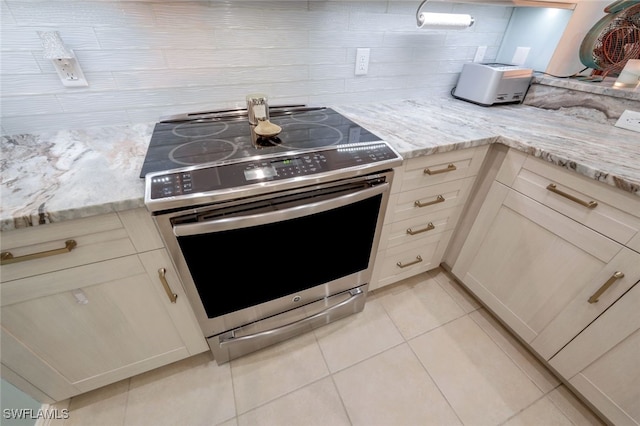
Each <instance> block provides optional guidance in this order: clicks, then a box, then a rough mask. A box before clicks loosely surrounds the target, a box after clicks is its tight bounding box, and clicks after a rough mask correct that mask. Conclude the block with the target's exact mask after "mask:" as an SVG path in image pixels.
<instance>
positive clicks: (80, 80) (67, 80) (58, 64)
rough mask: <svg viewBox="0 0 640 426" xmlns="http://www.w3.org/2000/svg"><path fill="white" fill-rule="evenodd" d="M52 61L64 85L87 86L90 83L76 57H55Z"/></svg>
mask: <svg viewBox="0 0 640 426" xmlns="http://www.w3.org/2000/svg"><path fill="white" fill-rule="evenodd" d="M52 61H53V67H54V68H55V69H56V71H57V73H58V76H59V77H60V80H61V81H62V85H63V86H68V87H87V86H88V85H89V83H88V82H87V79H86V78H85V77H84V73H83V72H82V69H81V68H80V64H79V63H78V61H77V60H76V58H64V59H53V60H52Z"/></svg>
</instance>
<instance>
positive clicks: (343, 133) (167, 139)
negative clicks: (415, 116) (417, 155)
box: [140, 107, 380, 177]
mask: <svg viewBox="0 0 640 426" xmlns="http://www.w3.org/2000/svg"><path fill="white" fill-rule="evenodd" d="M202 117H203V118H199V117H198V115H190V116H189V117H188V119H187V120H188V121H161V122H159V123H157V124H156V126H155V128H154V131H153V135H152V136H151V142H150V144H149V149H148V151H147V155H146V157H145V160H144V164H143V167H142V170H141V173H140V177H144V176H145V175H146V174H147V173H149V172H159V171H168V170H172V169H176V168H181V167H185V166H193V165H200V164H208V163H210V164H211V165H217V164H226V163H229V162H234V161H241V160H242V159H244V158H252V157H256V156H267V157H269V156H276V155H278V154H279V153H285V152H291V151H307V150H316V149H322V148H325V147H329V146H335V145H337V146H339V145H345V144H354V143H360V142H373V141H379V140H380V138H378V137H377V136H375V135H374V134H372V133H370V132H368V131H367V130H365V129H364V128H362V127H360V126H359V125H357V124H356V123H354V122H353V121H351V120H349V119H348V118H346V117H344V116H342V115H341V114H339V113H337V112H336V111H334V110H332V109H330V108H307V107H292V108H287V107H272V108H271V109H270V120H271V122H272V123H274V124H277V125H278V126H280V127H282V132H281V133H280V134H279V135H278V136H277V137H273V138H261V137H259V136H257V135H256V134H255V133H254V132H253V131H252V126H251V125H250V124H249V122H248V120H247V117H246V114H245V115H242V112H241V111H240V112H235V111H234V112H232V114H231V117H229V116H225V115H224V114H220V116H216V114H215V113H207V114H206V115H203V116H202Z"/></svg>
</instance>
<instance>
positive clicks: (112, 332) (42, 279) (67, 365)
mask: <svg viewBox="0 0 640 426" xmlns="http://www.w3.org/2000/svg"><path fill="white" fill-rule="evenodd" d="M159 252H164V251H163V250H160V251H159ZM145 255H148V253H145ZM160 257H162V254H160ZM146 262H147V263H149V262H151V263H153V259H151V260H148V259H147V260H146ZM165 267H166V269H167V270H168V271H169V273H168V274H167V275H168V276H169V280H171V279H173V278H174V277H175V273H174V272H173V270H172V269H171V266H170V263H167V264H166V266H165ZM173 284H174V285H173V286H172V287H171V290H172V291H175V292H176V293H177V294H178V299H177V300H176V304H178V303H179V304H181V309H182V310H185V309H186V310H188V307H187V305H186V304H187V299H186V297H184V293H183V291H182V288H181V286H179V284H178V282H177V281H176V282H174V283H173ZM161 285H162V283H161V282H160V281H159V277H158V274H157V271H156V272H155V275H153V274H149V273H147V271H146V270H145V265H143V262H142V261H141V260H140V258H139V257H138V256H137V255H132V256H125V257H122V258H118V259H113V260H110V261H105V262H99V263H95V264H89V265H84V266H80V267H76V268H72V269H68V270H63V271H58V272H53V273H49V274H46V275H42V276H37V277H30V278H25V279H21V280H15V281H12V282H8V283H3V284H2V296H3V298H2V312H1V315H2V348H3V354H2V355H3V359H2V362H3V364H5V365H6V366H7V367H9V368H11V369H12V370H13V371H15V372H16V373H17V374H18V375H20V376H22V377H24V378H25V379H26V380H27V381H29V382H30V383H32V384H33V385H34V386H36V387H38V388H39V389H41V390H42V391H43V392H44V393H45V394H47V395H49V396H50V397H51V398H52V399H54V400H61V399H65V398H68V397H70V396H72V395H75V394H78V393H81V392H86V391H89V390H92V389H95V388H97V387H100V386H103V385H106V384H108V383H112V382H115V381H117V380H121V379H124V378H126V377H130V376H132V375H135V374H138V373H141V372H143V371H147V370H150V369H152V368H156V367H159V366H161V365H164V364H168V363H170V362H173V361H177V360H179V359H182V358H186V357H187V356H189V355H190V354H192V353H196V352H198V351H199V350H200V349H201V350H205V349H206V344H205V342H204V338H203V337H202V335H200V336H199V343H198V341H197V338H196V337H195V336H196V334H197V332H198V328H197V326H196V325H195V320H194V319H193V320H192V318H190V317H189V316H188V315H187V316H186V318H187V319H186V323H185V322H184V321H183V320H176V318H180V315H176V313H170V312H168V310H167V305H172V303H171V302H170V301H169V300H168V297H167V295H166V293H165V292H164V288H158V286H161ZM30 290H33V292H31V291H30ZM34 294H35V295H36V296H35V297H34V296H33V295H34ZM191 315H193V314H191ZM181 321H183V322H181ZM190 321H191V323H190V325H189V322H190ZM185 324H186V325H185ZM184 330H186V340H188V341H189V343H185V339H183V336H182V332H184ZM189 345H191V346H192V347H193V348H192V350H191V351H190V349H189Z"/></svg>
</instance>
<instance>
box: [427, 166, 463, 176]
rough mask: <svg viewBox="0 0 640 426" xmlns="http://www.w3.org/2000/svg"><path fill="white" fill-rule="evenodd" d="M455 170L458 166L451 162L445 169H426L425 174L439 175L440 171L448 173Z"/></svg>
mask: <svg viewBox="0 0 640 426" xmlns="http://www.w3.org/2000/svg"><path fill="white" fill-rule="evenodd" d="M454 170H457V168H456V166H455V165H453V164H449V165H448V166H447V167H446V168H444V169H440V170H431V169H424V172H423V173H424V174H425V175H430V176H431V175H439V174H440V173H447V172H452V171H454Z"/></svg>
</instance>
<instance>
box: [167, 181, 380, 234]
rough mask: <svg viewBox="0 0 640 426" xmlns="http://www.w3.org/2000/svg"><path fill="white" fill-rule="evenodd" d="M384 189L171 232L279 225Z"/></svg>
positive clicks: (213, 221)
mask: <svg viewBox="0 0 640 426" xmlns="http://www.w3.org/2000/svg"><path fill="white" fill-rule="evenodd" d="M388 190H389V183H388V182H385V183H381V184H378V185H375V186H372V187H370V188H367V189H363V190H359V191H355V192H352V193H348V194H345V195H341V196H339V197H335V198H330V199H328V200H322V201H317V202H310V203H304V204H301V205H299V206H295V207H290V208H286V209H282V210H274V211H270V212H267V213H258V214H249V215H245V216H237V217H228V218H222V219H214V220H210V221H204V222H197V223H186V224H180V225H174V226H173V233H174V235H175V236H176V237H184V236H188V235H199V234H207V233H211V232H220V231H226V230H229V229H240V228H247V227H250V226H257V225H264V224H267V223H274V222H280V221H283V220H288V219H295V218H298V217H303V216H308V215H311V214H315V213H320V212H324V211H327V210H331V209H334V208H337V207H340V206H344V205H346V204H351V203H355V202H358V201H362V200H366V199H367V198H371V197H374V196H376V195H379V194H382V193H384V192H386V191H388Z"/></svg>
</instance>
